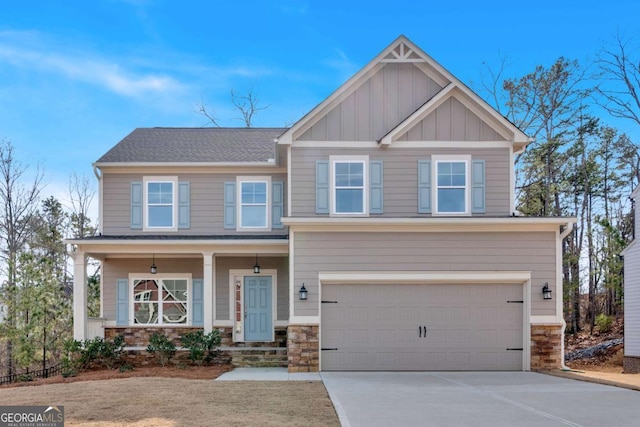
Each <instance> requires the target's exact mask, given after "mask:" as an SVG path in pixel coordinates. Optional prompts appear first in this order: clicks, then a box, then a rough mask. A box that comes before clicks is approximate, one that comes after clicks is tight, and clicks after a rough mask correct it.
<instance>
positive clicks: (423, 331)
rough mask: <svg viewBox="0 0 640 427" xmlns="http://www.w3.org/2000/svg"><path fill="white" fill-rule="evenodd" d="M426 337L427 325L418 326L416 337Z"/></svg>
mask: <svg viewBox="0 0 640 427" xmlns="http://www.w3.org/2000/svg"><path fill="white" fill-rule="evenodd" d="M426 337H427V327H426V326H418V338H426Z"/></svg>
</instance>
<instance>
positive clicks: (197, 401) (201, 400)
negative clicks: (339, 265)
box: [0, 377, 340, 427]
mask: <svg viewBox="0 0 640 427" xmlns="http://www.w3.org/2000/svg"><path fill="white" fill-rule="evenodd" d="M0 404H2V405H63V406H64V411H65V425H66V426H78V425H83V426H101V427H103V426H104V427H107V426H109V427H111V426H216V425H221V426H256V425H261V426H270V425H271V426H314V425H316V426H339V425H340V423H339V421H338V417H337V415H336V413H335V410H334V408H333V405H332V404H331V401H330V399H329V396H328V395H327V391H326V390H325V388H324V385H323V384H322V382H320V381H264V382H263V381H260V382H258V381H238V382H229V381H221V382H214V381H213V380H194V379H185V378H158V377H133V378H120V379H109V380H102V381H79V382H72V383H60V384H43V385H38V386H27V387H10V388H7V387H3V388H0Z"/></svg>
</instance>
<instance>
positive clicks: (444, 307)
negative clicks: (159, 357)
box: [69, 36, 573, 372]
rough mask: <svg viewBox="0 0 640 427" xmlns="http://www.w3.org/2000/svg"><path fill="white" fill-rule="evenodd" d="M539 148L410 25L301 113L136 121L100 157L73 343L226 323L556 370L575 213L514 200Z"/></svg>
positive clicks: (245, 339) (489, 364)
mask: <svg viewBox="0 0 640 427" xmlns="http://www.w3.org/2000/svg"><path fill="white" fill-rule="evenodd" d="M528 143H529V139H528V138H527V136H526V135H524V134H523V133H522V132H521V131H520V130H518V129H517V128H516V127H515V126H514V125H513V124H511V123H510V122H509V121H508V120H506V119H505V118H504V117H502V116H501V115H500V114H499V113H497V112H496V111H495V110H494V109H492V108H491V107H490V106H489V105H488V104H486V103H485V102H484V101H483V100H482V99H481V98H480V97H478V96H477V95H476V94H474V93H473V92H472V91H471V90H470V89H469V88H468V87H467V86H465V85H464V84H463V83H461V82H460V81H459V80H458V79H456V78H455V77H454V76H453V75H451V74H450V73H449V72H448V71H447V70H445V69H444V68H443V67H442V66H441V65H439V64H438V63H437V62H435V61H434V60H433V59H432V58H431V57H429V56H428V55H427V54H425V53H424V52H423V51H422V50H421V49H420V48H418V47H417V46H416V45H414V44H413V43H412V42H411V41H409V40H408V39H407V38H405V37H403V36H401V37H399V38H398V39H396V40H395V41H394V42H393V43H391V45H389V46H388V47H387V48H385V49H384V50H383V51H382V52H381V53H380V54H379V55H378V56H377V57H375V58H374V59H373V60H372V61H371V62H370V63H369V64H368V65H366V66H365V67H364V68H363V69H362V70H360V71H359V72H358V73H356V74H355V75H354V76H353V77H352V78H351V79H349V80H348V81H347V82H346V83H345V84H344V85H342V86H341V87H339V88H338V89H337V90H336V91H335V92H334V93H333V94H331V95H330V96H329V97H328V98H327V99H325V100H324V101H322V102H321V103H320V104H319V105H318V106H316V107H315V108H314V109H313V110H311V111H310V112H308V113H307V114H306V115H305V116H304V117H303V118H302V119H300V120H299V121H298V122H297V123H295V124H294V125H293V126H292V127H291V128H287V129H285V128H261V129H256V128H250V129H247V128H244V129H228V128H199V129H176V128H153V129H136V130H134V131H133V132H132V133H131V134H129V135H128V136H127V137H125V138H124V139H123V140H122V141H120V142H119V143H118V144H116V145H115V146H114V147H113V148H112V149H111V150H109V151H108V152H107V153H106V154H105V155H104V156H102V157H101V158H100V159H99V160H98V161H97V162H96V163H95V170H96V175H97V177H98V180H99V189H100V190H99V191H100V224H101V233H100V235H98V236H96V237H92V238H87V239H78V240H70V241H69V243H72V244H74V245H76V246H77V254H78V255H77V257H76V260H75V270H74V271H75V288H74V304H75V305H74V319H75V321H74V335H75V338H76V339H83V338H85V337H90V336H95V335H101V336H102V335H103V336H106V337H113V336H115V335H116V334H124V335H125V337H126V342H127V345H128V346H129V347H131V348H134V349H135V348H138V349H143V348H144V347H145V346H146V344H147V340H148V337H149V335H150V334H151V333H153V332H154V331H162V332H164V333H165V334H167V335H168V336H170V337H171V338H177V337H178V336H179V335H180V334H181V333H183V332H185V331H188V330H192V329H194V328H201V329H204V331H205V332H208V331H211V330H212V329H213V328H216V329H218V330H219V331H220V333H221V335H222V337H223V349H224V350H225V351H227V352H229V353H230V354H231V355H232V356H233V357H234V358H236V357H237V360H241V356H242V355H243V354H253V355H254V356H256V355H258V356H259V358H260V359H261V360H262V361H263V362H264V363H273V364H283V365H285V366H288V367H289V370H290V371H291V372H298V371H317V370H323V371H326V370H529V369H539V368H550V367H554V368H555V367H560V366H561V365H562V347H563V344H562V342H563V340H562V337H563V332H564V321H563V316H562V278H561V242H562V239H563V238H564V237H565V235H566V234H567V233H568V232H569V231H570V229H571V227H572V226H573V219H571V218H529V217H522V216H519V215H518V214H517V212H516V210H515V206H514V199H515V197H514V187H515V183H514V155H516V154H517V153H519V152H521V151H522V150H524V149H525V147H526V146H527V144H528ZM87 256H90V257H92V258H95V259H98V260H100V261H101V262H102V284H101V286H102V289H101V290H102V293H101V302H102V304H101V318H99V319H88V318H87V314H86V309H85V307H86V304H85V302H86V267H85V260H86V257H87ZM543 290H544V291H545V292H543ZM238 363H240V362H238Z"/></svg>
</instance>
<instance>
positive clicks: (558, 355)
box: [531, 325, 564, 371]
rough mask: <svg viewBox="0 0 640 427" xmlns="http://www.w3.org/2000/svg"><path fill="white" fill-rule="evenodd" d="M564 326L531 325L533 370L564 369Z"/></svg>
mask: <svg viewBox="0 0 640 427" xmlns="http://www.w3.org/2000/svg"><path fill="white" fill-rule="evenodd" d="M563 360H564V355H563V354H562V326H560V325H531V370H533V371H536V370H548V369H560V368H562V362H563Z"/></svg>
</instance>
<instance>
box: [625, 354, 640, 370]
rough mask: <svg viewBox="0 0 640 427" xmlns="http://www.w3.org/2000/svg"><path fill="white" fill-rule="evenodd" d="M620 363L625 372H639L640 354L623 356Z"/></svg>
mask: <svg viewBox="0 0 640 427" xmlns="http://www.w3.org/2000/svg"><path fill="white" fill-rule="evenodd" d="M622 364H623V371H624V373H625V374H640V356H624V358H623V359H622Z"/></svg>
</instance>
